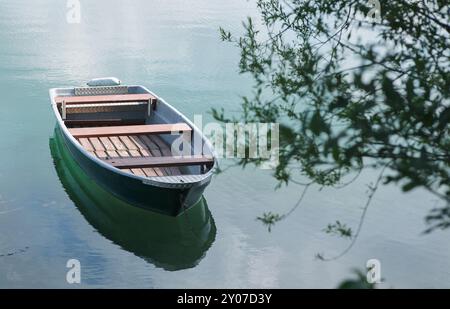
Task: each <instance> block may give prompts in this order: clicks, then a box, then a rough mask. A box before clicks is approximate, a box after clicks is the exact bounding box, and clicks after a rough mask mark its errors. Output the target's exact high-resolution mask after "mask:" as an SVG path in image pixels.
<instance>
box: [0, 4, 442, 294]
mask: <svg viewBox="0 0 450 309" xmlns="http://www.w3.org/2000/svg"><path fill="white" fill-rule="evenodd" d="M81 5H82V6H81V9H82V11H81V12H82V18H81V23H80V24H68V23H67V22H66V12H67V9H66V1H57V0H54V1H25V0H6V1H5V0H2V1H0V93H1V98H0V108H1V111H0V141H1V142H0V158H1V160H0V255H1V256H0V287H1V288H8V287H19V288H22V287H30V288H43V287H58V288H74V287H143V288H185V287H190V288H202V287H203V288H216V287H217V288H218V287H228V288H253V287H254V288H278V287H284V288H287V287H292V288H311V287H325V288H333V287H335V286H336V285H337V284H338V283H339V282H340V281H341V280H343V279H346V278H348V277H351V276H352V273H351V269H352V268H360V269H363V268H364V267H365V264H366V261H367V260H368V259H372V258H376V259H378V260H380V262H381V272H382V277H383V278H385V279H386V283H383V284H381V285H380V287H384V288H389V287H397V288H400V287H402V288H407V287H447V288H448V287H450V278H449V275H450V247H449V246H448V243H449V242H448V238H449V235H450V231H447V232H434V233H433V234H431V235H426V236H424V235H421V232H422V231H423V230H424V229H425V228H426V225H425V224H424V216H425V215H426V214H427V212H428V211H429V210H430V209H431V208H432V207H434V206H435V205H436V203H437V201H436V200H435V198H434V197H433V196H431V195H428V194H427V193H425V192H424V191H421V190H416V191H414V192H412V193H409V194H403V193H402V192H401V191H400V190H399V189H398V188H397V187H395V186H385V187H381V188H380V190H379V191H378V192H377V193H376V195H375V198H374V200H373V203H372V205H371V206H370V208H369V210H368V214H367V218H366V220H365V222H364V226H363V229H362V231H361V234H360V237H359V238H358V240H357V242H356V244H355V246H354V247H353V249H352V250H351V251H350V252H349V253H348V254H347V255H345V256H344V257H342V258H341V259H339V260H336V261H332V262H322V261H318V260H316V259H315V255H316V254H317V253H323V254H324V255H325V256H333V255H336V254H338V253H340V251H342V250H343V249H344V248H345V247H346V245H347V244H348V240H344V239H340V238H337V237H333V236H330V235H327V234H325V233H324V232H323V229H324V227H325V226H326V225H327V224H328V223H330V222H334V221H335V220H340V221H341V222H345V223H347V224H348V225H349V226H351V227H356V225H357V223H358V220H359V216H360V214H361V210H362V206H363V205H364V203H365V199H366V197H367V192H366V191H367V186H366V185H367V184H368V183H370V182H373V181H374V180H375V179H376V177H377V175H378V174H377V173H376V172H370V171H368V172H366V173H364V174H362V175H361V177H360V178H359V180H358V181H357V182H355V183H353V184H352V185H351V186H348V187H346V188H345V189H341V190H336V189H323V190H319V188H311V190H310V191H308V193H307V195H306V196H305V199H304V200H303V203H302V205H301V206H300V207H299V208H298V209H297V210H296V211H295V212H293V213H292V215H290V216H289V217H288V218H287V219H286V220H284V221H283V222H281V223H279V224H277V225H276V226H275V227H274V228H273V230H272V232H271V233H269V232H268V231H267V229H266V228H265V227H264V226H263V225H262V224H261V223H260V222H259V221H257V220H256V217H257V216H259V215H261V214H262V213H263V212H266V211H274V212H279V213H284V212H286V211H288V210H289V209H290V208H291V207H292V206H293V205H294V204H295V203H296V201H297V200H298V198H299V196H300V194H301V190H302V188H301V187H297V186H294V185H292V186H289V187H287V188H286V187H284V188H281V189H279V190H275V186H276V182H275V181H274V180H273V178H272V177H271V173H270V171H264V170H259V169H255V168H252V167H250V168H248V169H245V170H242V169H240V168H235V169H230V170H228V171H227V172H226V173H224V174H221V175H218V176H216V177H215V178H214V179H213V182H212V183H211V185H210V186H209V187H208V189H207V191H206V193H205V201H203V202H202V203H201V205H199V206H198V207H196V208H195V209H194V210H193V211H192V212H189V213H188V215H189V216H182V217H180V218H178V219H172V218H166V217H162V216H158V215H154V214H151V213H142V212H141V211H140V210H136V209H134V208H131V207H130V206H129V205H125V204H123V203H121V202H120V201H117V200H114V198H112V197H111V196H110V195H108V194H107V193H106V192H102V191H101V190H100V189H99V188H97V187H96V186H95V184H94V183H92V182H91V181H90V180H89V179H87V178H86V176H85V175H83V173H82V172H81V171H79V170H77V168H76V166H75V165H74V164H73V162H70V160H65V159H64V154H63V153H62V154H61V149H59V150H58V145H57V144H58V143H57V137H55V136H54V127H55V120H54V117H53V115H52V111H51V109H50V106H49V99H48V89H49V88H51V87H58V86H70V85H81V84H82V83H83V82H84V81H86V80H89V79H91V78H93V77H99V76H117V77H119V78H120V79H122V80H123V82H124V83H127V84H143V85H145V86H148V87H149V88H150V89H152V90H154V91H155V92H156V93H157V94H158V95H160V96H161V97H163V98H164V99H165V100H166V101H168V102H169V103H171V104H173V105H174V106H175V107H176V108H178V109H179V110H180V111H182V112H183V113H185V114H186V115H187V116H188V117H190V118H191V119H192V117H193V115H194V114H202V115H203V116H204V117H205V118H206V119H211V117H210V115H209V114H208V113H207V111H208V110H209V109H210V108H211V107H224V108H226V109H227V110H229V111H233V112H235V111H236V110H238V106H239V102H240V96H242V95H244V94H246V93H248V91H249V86H250V80H248V79H247V78H246V77H243V76H239V74H238V72H237V62H238V59H239V54H238V51H237V50H236V49H235V48H233V47H232V46H229V45H227V44H225V43H221V42H220V40H219V34H218V28H219V26H223V27H225V28H228V29H229V30H232V31H234V32H239V31H241V21H242V20H244V19H245V18H246V16H254V15H255V14H256V11H255V9H254V5H253V4H252V3H251V2H247V1H243V0H231V1H230V0H227V1H224V0H222V1H219V0H202V1H199V0H196V1H182V0H176V1H175V0H168V1H162V0H161V1H149V0H145V1H143V0H141V1H133V2H132V4H131V3H128V2H125V1H118V0H114V1H113V0H108V1H106V0H102V1H84V0H81ZM61 158H63V159H61ZM224 163H225V164H226V163H227V162H224ZM149 198H150V199H151V197H149ZM73 258H75V259H78V260H79V261H80V262H81V267H82V273H81V276H82V282H81V284H80V285H69V284H68V283H67V282H66V273H67V270H68V269H67V268H66V263H67V261H68V260H69V259H73Z"/></svg>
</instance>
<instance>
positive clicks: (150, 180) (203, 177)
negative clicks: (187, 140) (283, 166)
mask: <svg viewBox="0 0 450 309" xmlns="http://www.w3.org/2000/svg"><path fill="white" fill-rule="evenodd" d="M127 86H128V87H136V88H141V89H142V90H144V91H146V92H147V93H149V94H151V95H153V96H155V97H156V98H157V100H158V104H161V103H162V104H164V105H165V106H166V107H167V108H168V109H169V110H171V112H173V113H175V114H177V115H178V116H180V117H181V119H182V120H183V121H184V122H185V123H186V124H188V125H189V126H190V127H191V128H192V131H193V134H195V133H197V134H198V135H199V136H201V138H202V142H203V143H204V144H205V146H206V147H207V148H208V150H209V151H211V154H212V157H213V158H214V164H213V166H212V167H211V169H210V170H209V171H208V172H206V173H205V174H199V175H197V174H196V175H179V176H171V177H170V178H171V179H174V180H178V181H180V182H176V183H174V182H167V177H161V181H160V180H158V176H151V177H144V176H139V175H135V174H130V173H127V172H125V171H122V170H120V169H118V168H115V167H114V166H112V165H110V164H108V163H106V162H104V161H103V160H101V159H100V158H97V157H96V156H94V155H93V154H91V153H89V152H88V151H87V150H86V149H85V148H84V147H83V146H82V145H81V144H80V143H79V142H78V141H77V140H76V139H75V137H73V136H72V134H70V132H69V129H68V128H67V126H66V125H65V123H64V121H63V119H62V117H61V115H60V113H59V111H58V104H57V103H56V101H55V97H57V92H58V91H61V90H63V91H64V90H65V91H67V90H69V91H72V90H74V87H59V88H50V89H49V95H50V102H51V105H52V109H53V113H54V114H55V116H56V120H57V122H58V126H59V127H60V129H61V130H62V132H63V134H64V136H65V137H66V139H68V141H69V142H70V143H72V145H73V146H75V147H76V148H77V149H78V151H80V152H81V153H82V154H83V155H84V156H85V157H86V158H88V159H89V160H91V161H93V162H94V163H95V164H98V165H100V166H101V167H103V168H106V169H107V170H109V171H111V172H113V173H116V174H119V175H122V176H125V177H129V178H134V179H137V180H139V181H141V182H142V183H143V184H146V185H153V186H157V187H162V188H177V189H179V188H181V189H183V188H184V189H186V188H191V187H194V186H201V185H203V184H204V183H207V182H209V181H210V179H211V177H212V175H213V173H214V170H215V169H216V168H217V164H218V162H217V156H216V152H215V150H214V148H213V147H212V145H211V142H210V141H209V140H208V139H207V138H205V136H204V135H203V133H202V132H201V131H200V130H199V129H198V128H197V127H196V126H195V125H194V124H193V123H192V122H191V121H190V120H189V119H188V118H187V117H186V116H185V115H183V114H182V113H181V112H180V111H178V110H177V109H176V108H175V107H173V106H172V105H170V104H169V103H167V102H166V101H165V100H164V99H163V98H161V97H159V96H157V95H156V94H155V93H153V92H152V91H150V90H149V89H147V88H146V87H145V86H142V85H127ZM183 176H195V177H194V178H197V180H196V181H186V180H185V179H184V178H183ZM164 180H166V181H164Z"/></svg>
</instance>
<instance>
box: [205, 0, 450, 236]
mask: <svg viewBox="0 0 450 309" xmlns="http://www.w3.org/2000/svg"><path fill="white" fill-rule="evenodd" d="M381 4H382V11H381V20H380V21H379V22H377V21H375V20H370V19H367V18H366V15H367V12H368V11H369V9H370V8H369V7H368V6H366V3H365V1H354V0H343V1H333V0H324V1H312V0H284V1H282V0H257V7H258V9H259V12H260V15H261V25H259V24H257V23H255V21H254V20H252V19H250V18H249V19H248V20H247V22H246V23H244V27H245V34H244V35H243V36H242V37H234V36H233V35H232V34H231V33H230V32H227V31H226V30H224V29H221V30H220V31H221V37H222V39H223V40H224V41H229V42H232V43H234V44H236V45H237V46H238V48H239V49H240V62H239V68H240V72H241V73H243V74H250V75H251V76H252V79H253V80H254V91H253V96H251V97H244V99H243V102H242V118H240V119H231V118H228V117H227V116H226V115H225V113H224V112H223V111H218V110H213V116H214V117H215V118H216V119H218V120H221V121H245V122H278V123H280V124H281V126H280V159H279V165H278V166H277V168H276V171H275V175H274V176H275V177H276V178H277V179H278V180H279V181H280V182H281V183H289V181H292V177H293V176H297V175H299V174H301V175H305V176H307V177H308V178H310V179H311V180H312V181H313V182H315V183H317V184H319V185H322V186H329V185H337V184H339V183H340V182H341V181H342V179H343V177H344V176H346V175H348V174H351V173H355V172H359V171H361V170H362V169H364V168H367V167H375V168H379V167H381V166H386V164H387V163H388V162H389V174H388V175H385V176H383V183H399V184H400V185H401V186H402V189H403V190H404V191H410V190H412V189H414V188H417V187H422V188H426V189H427V190H428V191H430V192H432V193H433V194H435V195H436V196H438V197H439V198H440V199H441V200H443V201H444V203H445V205H446V208H444V209H447V208H449V207H450V134H449V133H450V125H449V121H450V100H449V91H450V24H449V23H448V16H449V13H450V3H449V2H448V1H443V0H430V1H407V0H392V1H382V3H381ZM248 163H255V164H259V163H260V162H259V161H257V160H255V159H252V158H245V159H243V160H242V161H241V162H240V164H242V165H245V164H248ZM268 218H269V219H270V218H271V219H273V220H275V219H276V218H275V217H273V216H272V217H270V216H269V217H268ZM263 221H264V220H263ZM268 222H269V221H268ZM446 226H448V225H446ZM446 226H445V227H446ZM441 227H443V226H442V225H441ZM330 230H334V227H332V228H331V229H330Z"/></svg>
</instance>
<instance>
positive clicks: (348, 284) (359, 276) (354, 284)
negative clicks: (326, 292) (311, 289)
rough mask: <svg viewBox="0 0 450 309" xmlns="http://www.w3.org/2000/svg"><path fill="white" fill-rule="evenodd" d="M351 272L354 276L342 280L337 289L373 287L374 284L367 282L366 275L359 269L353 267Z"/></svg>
mask: <svg viewBox="0 0 450 309" xmlns="http://www.w3.org/2000/svg"><path fill="white" fill-rule="evenodd" d="M353 273H354V274H355V276H356V278H354V279H347V280H344V281H342V282H341V283H340V284H339V286H338V287H337V288H338V289H375V284H373V283H368V282H367V279H366V275H365V274H364V272H362V271H361V270H359V269H354V270H353Z"/></svg>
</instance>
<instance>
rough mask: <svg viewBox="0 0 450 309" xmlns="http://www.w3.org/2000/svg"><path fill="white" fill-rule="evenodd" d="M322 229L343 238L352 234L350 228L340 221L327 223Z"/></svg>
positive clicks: (350, 236)
mask: <svg viewBox="0 0 450 309" xmlns="http://www.w3.org/2000/svg"><path fill="white" fill-rule="evenodd" d="M324 231H325V233H327V234H334V235H338V236H341V237H344V238H352V236H353V233H352V229H351V228H349V227H348V226H347V225H346V224H345V223H341V222H340V221H336V223H330V224H328V225H327V227H326V228H325V229H324Z"/></svg>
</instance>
